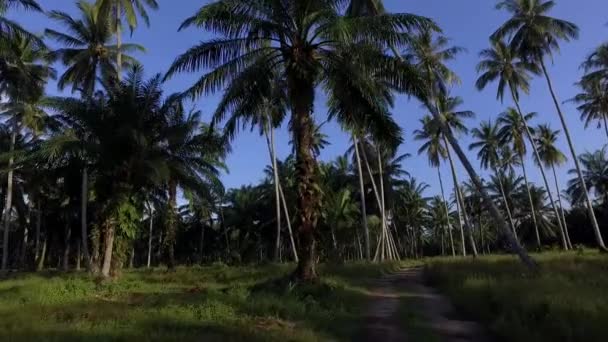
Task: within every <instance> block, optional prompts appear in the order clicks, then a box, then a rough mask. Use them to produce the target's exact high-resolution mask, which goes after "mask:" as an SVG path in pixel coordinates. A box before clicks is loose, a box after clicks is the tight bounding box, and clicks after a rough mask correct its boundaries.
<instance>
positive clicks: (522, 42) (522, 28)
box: [492, 0, 608, 251]
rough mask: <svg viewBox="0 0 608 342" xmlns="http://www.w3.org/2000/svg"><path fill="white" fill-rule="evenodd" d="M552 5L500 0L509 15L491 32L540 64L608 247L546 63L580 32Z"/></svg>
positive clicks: (589, 208) (601, 243)
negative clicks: (554, 11)
mask: <svg viewBox="0 0 608 342" xmlns="http://www.w3.org/2000/svg"><path fill="white" fill-rule="evenodd" d="M553 7H555V2H554V1H548V0H504V1H501V2H499V3H498V5H497V8H498V9H505V10H506V11H507V12H509V13H510V14H511V15H512V17H511V18H509V19H508V20H507V22H505V23H504V24H503V25H502V26H501V27H500V28H498V30H496V32H494V33H493V34H492V39H494V40H500V39H503V38H505V37H511V38H512V39H511V44H510V45H511V48H512V49H513V50H514V51H516V52H517V54H518V55H519V56H520V57H521V58H523V59H524V60H526V61H530V62H533V63H537V64H538V65H540V69H541V70H542V72H543V74H544V76H545V80H546V81H547V86H548V88H549V92H550V93H551V98H552V99H553V103H554V105H555V109H556V110H557V114H558V116H559V119H560V121H561V124H562V129H563V130H564V134H565V136H566V140H567V142H568V147H569V148H570V154H571V157H572V159H573V160H574V165H575V168H576V170H577V173H578V178H579V181H580V183H581V190H583V195H584V197H585V200H586V203H587V211H588V213H589V217H591V222H592V225H593V232H594V234H595V239H596V242H597V244H598V246H599V248H600V249H601V250H604V251H608V249H607V248H606V245H605V244H604V239H603V238H602V233H601V232H600V228H599V225H598V223H597V219H596V217H595V212H594V211H593V203H592V201H591V198H590V196H589V193H588V192H587V189H586V186H585V180H584V177H583V173H582V170H581V167H580V164H579V160H578V158H577V154H576V150H575V148H574V144H573V142H572V138H571V136H570V130H569V129H568V125H567V123H566V119H565V117H564V114H563V112H562V109H561V105H560V102H559V100H558V99H557V95H556V94H555V90H554V89H553V83H552V81H551V78H550V77H549V73H548V71H547V67H546V65H545V57H546V56H547V55H549V56H550V55H551V54H552V53H553V52H554V51H557V50H559V41H560V40H563V41H566V42H568V41H570V40H572V39H576V38H578V34H579V29H578V27H577V26H576V25H575V24H573V23H571V22H568V21H565V20H561V19H557V18H553V17H551V16H549V12H550V11H551V10H552V9H553Z"/></svg>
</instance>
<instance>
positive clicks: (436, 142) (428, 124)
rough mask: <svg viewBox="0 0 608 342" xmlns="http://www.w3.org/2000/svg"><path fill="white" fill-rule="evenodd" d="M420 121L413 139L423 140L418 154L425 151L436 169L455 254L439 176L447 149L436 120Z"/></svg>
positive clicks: (453, 251)
mask: <svg viewBox="0 0 608 342" xmlns="http://www.w3.org/2000/svg"><path fill="white" fill-rule="evenodd" d="M420 122H421V124H422V129H421V130H416V131H414V140H420V141H424V143H423V144H422V146H421V147H420V148H419V149H418V154H423V153H426V155H427V160H428V162H429V165H430V166H431V167H434V168H436V169H437V176H438V177H439V187H440V188H441V198H442V202H443V205H444V209H445V210H444V214H445V218H446V221H445V222H446V223H447V227H446V229H447V231H448V232H449V237H450V246H451V250H452V256H455V255H456V252H455V250H454V241H453V237H452V229H451V227H450V220H449V214H450V212H449V210H448V204H447V201H446V200H445V191H444V189H443V179H442V177H441V160H445V159H446V158H447V151H446V149H445V147H444V145H443V142H442V141H441V131H440V130H439V129H438V127H437V124H436V122H435V121H434V120H433V119H432V118H431V117H429V116H425V117H424V118H423V119H422V120H420Z"/></svg>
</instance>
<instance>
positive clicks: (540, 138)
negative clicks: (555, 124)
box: [535, 125, 572, 247]
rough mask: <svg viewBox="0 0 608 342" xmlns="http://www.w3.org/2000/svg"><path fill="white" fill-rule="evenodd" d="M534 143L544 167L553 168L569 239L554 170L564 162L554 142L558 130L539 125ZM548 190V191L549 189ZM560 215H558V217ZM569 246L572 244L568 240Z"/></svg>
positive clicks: (568, 238)
mask: <svg viewBox="0 0 608 342" xmlns="http://www.w3.org/2000/svg"><path fill="white" fill-rule="evenodd" d="M535 131H536V137H535V140H536V144H537V145H538V152H539V154H540V162H542V163H543V164H544V165H545V167H550V168H551V169H552V170H553V179H554V181H555V190H556V191H557V192H556V193H557V201H558V203H559V206H560V208H561V220H562V224H563V227H564V232H565V234H566V239H567V240H568V241H569V240H570V237H569V235H570V234H569V233H568V226H567V223H566V215H565V212H564V205H563V204H562V199H561V190H560V188H559V181H558V179H557V172H556V171H555V167H556V166H561V165H563V164H564V163H566V160H567V158H566V156H565V155H564V154H563V153H562V152H561V151H560V150H559V149H558V148H557V146H556V143H557V139H558V134H559V131H554V130H552V129H551V127H549V125H539V126H538V127H537V128H536V129H535ZM549 192H550V191H549ZM559 217H560V216H558V218H559ZM568 244H569V245H570V247H572V244H571V243H570V242H568Z"/></svg>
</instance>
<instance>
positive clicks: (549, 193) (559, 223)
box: [509, 85, 568, 250]
mask: <svg viewBox="0 0 608 342" xmlns="http://www.w3.org/2000/svg"><path fill="white" fill-rule="evenodd" d="M509 87H510V90H511V97H512V98H513V102H514V103H515V106H516V107H517V112H518V113H519V117H520V118H521V120H522V123H523V125H524V128H525V130H526V136H527V137H528V142H529V143H530V146H532V150H533V151H534V157H535V158H536V162H537V165H538V168H539V169H540V173H541V175H542V176H543V182H544V183H545V188H546V189H547V194H548V195H549V200H550V201H551V206H552V207H553V212H554V213H555V215H556V217H559V213H558V211H557V207H556V206H555V201H554V200H553V195H552V194H551V187H550V186H549V180H548V179H547V175H546V173H545V168H544V166H543V164H542V160H541V158H540V154H539V152H538V147H537V146H536V143H535V142H534V137H533V135H532V132H531V131H530V127H529V126H528V122H527V121H526V117H525V116H524V112H523V111H522V110H521V107H520V105H519V100H518V99H517V96H516V95H515V88H514V87H513V85H509ZM557 222H558V226H559V229H560V234H561V237H562V246H563V247H564V249H566V250H567V249H568V247H567V245H566V243H565V241H566V239H565V238H564V234H563V233H562V232H563V227H562V224H561V222H560V220H558V221H557Z"/></svg>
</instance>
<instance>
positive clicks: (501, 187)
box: [494, 170, 519, 241]
mask: <svg viewBox="0 0 608 342" xmlns="http://www.w3.org/2000/svg"><path fill="white" fill-rule="evenodd" d="M494 173H496V179H498V186H499V187H500V194H501V196H502V201H503V202H504V203H505V210H506V211H507V217H508V218H509V224H510V225H511V229H512V230H513V236H514V237H515V239H516V240H518V241H519V237H518V236H517V231H516V230H515V223H514V222H513V216H512V215H511V208H509V201H507V195H506V194H505V188H504V186H503V185H502V173H499V171H498V170H494Z"/></svg>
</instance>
